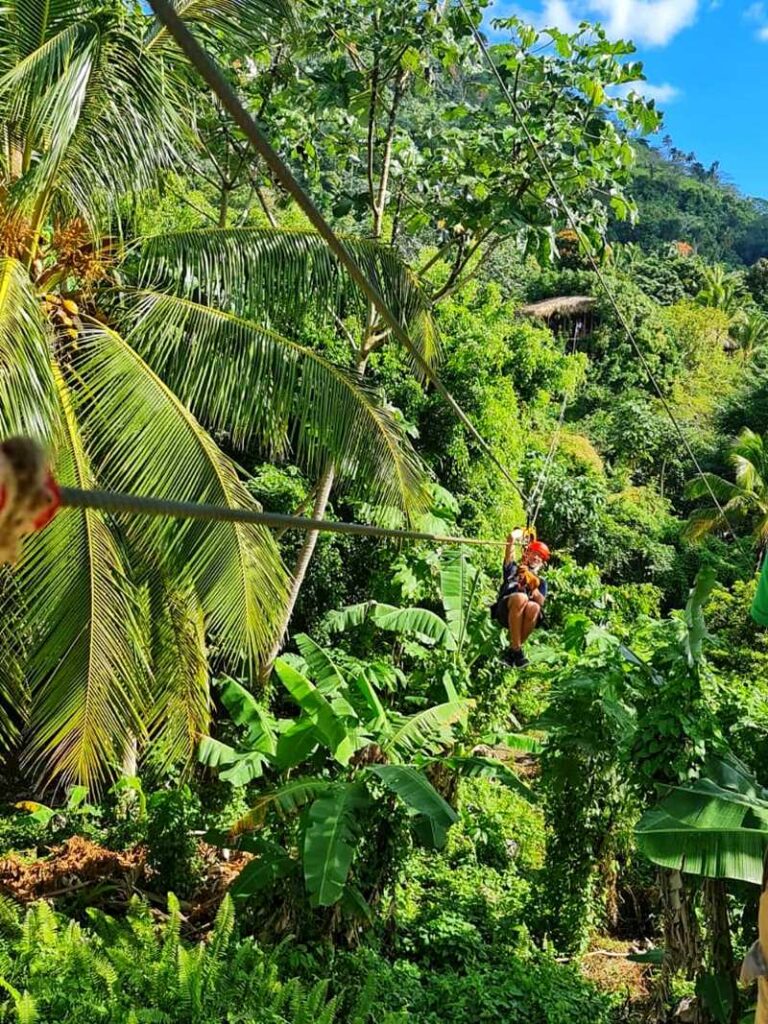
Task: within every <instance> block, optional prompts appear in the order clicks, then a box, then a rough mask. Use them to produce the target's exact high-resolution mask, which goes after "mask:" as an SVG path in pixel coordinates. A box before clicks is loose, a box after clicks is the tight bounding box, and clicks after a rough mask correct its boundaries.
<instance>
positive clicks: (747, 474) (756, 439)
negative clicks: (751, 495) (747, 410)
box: [730, 428, 768, 492]
mask: <svg viewBox="0 0 768 1024" xmlns="http://www.w3.org/2000/svg"><path fill="white" fill-rule="evenodd" d="M766 454H767V453H766V448H765V445H764V443H763V438H762V437H761V436H760V435H759V434H756V433H755V432H754V431H753V430H749V429H748V428H747V429H745V430H743V431H742V432H741V434H740V435H739V439H738V441H737V442H736V444H735V445H734V446H733V449H732V451H731V456H730V461H731V465H732V466H733V467H734V469H735V471H736V481H737V483H738V484H739V486H741V487H742V488H743V489H744V490H746V491H753V492H757V491H760V490H764V489H765V487H766V486H768V472H766V469H767V468H768V460H767V459H766Z"/></svg>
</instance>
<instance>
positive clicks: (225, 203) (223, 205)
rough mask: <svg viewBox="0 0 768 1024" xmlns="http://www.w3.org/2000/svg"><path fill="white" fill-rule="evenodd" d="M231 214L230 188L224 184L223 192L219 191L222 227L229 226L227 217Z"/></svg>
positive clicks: (220, 225) (220, 222)
mask: <svg viewBox="0 0 768 1024" xmlns="http://www.w3.org/2000/svg"><path fill="white" fill-rule="evenodd" d="M228 215H229V188H227V187H226V186H224V185H222V188H221V192H220V193H219V224H218V226H219V227H220V228H225V227H226V226H227V217H228Z"/></svg>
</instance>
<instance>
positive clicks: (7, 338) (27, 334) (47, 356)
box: [0, 257, 60, 441]
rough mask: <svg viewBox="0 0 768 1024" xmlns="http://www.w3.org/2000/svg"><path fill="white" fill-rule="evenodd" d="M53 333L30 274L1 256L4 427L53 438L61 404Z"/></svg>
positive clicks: (0, 403)
mask: <svg viewBox="0 0 768 1024" xmlns="http://www.w3.org/2000/svg"><path fill="white" fill-rule="evenodd" d="M52 342H53V339H52V337H51V335H50V330H49V328H48V326H47V324H46V321H45V318H44V317H43V312H42V310H41V308H40V303H39V301H38V299H37V296H36V295H35V293H34V290H33V288H32V284H31V282H30V280H29V276H28V275H27V273H26V271H25V270H24V268H23V267H22V265H21V264H20V263H17V262H16V260H12V259H5V258H2V257H0V433H2V435H3V436H4V437H8V436H10V435H12V434H25V435H27V436H31V437H36V438H38V439H39V440H42V441H49V440H50V438H51V436H52V433H53V432H54V430H55V429H56V426H57V423H58V420H59V414H60V407H59V403H58V397H57V394H56V385H55V383H54V378H53V370H52V364H51V351H52Z"/></svg>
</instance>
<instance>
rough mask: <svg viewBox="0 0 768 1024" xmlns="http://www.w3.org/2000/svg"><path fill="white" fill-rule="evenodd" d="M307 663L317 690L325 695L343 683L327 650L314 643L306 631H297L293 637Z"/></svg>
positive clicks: (342, 678) (341, 676)
mask: <svg viewBox="0 0 768 1024" xmlns="http://www.w3.org/2000/svg"><path fill="white" fill-rule="evenodd" d="M293 639H294V640H295V641H296V646H297V647H298V648H299V650H300V651H301V655H302V657H303V658H304V660H305V661H306V663H307V667H308V668H309V671H310V672H311V674H312V679H313V680H314V682H315V685H316V686H317V688H318V690H319V691H320V692H321V693H322V694H325V695H328V694H331V693H333V692H334V691H335V690H337V689H338V688H339V687H340V686H343V685H344V677H343V675H342V674H341V672H340V671H339V669H338V667H337V666H336V665H335V664H334V661H333V658H331V656H330V654H328V652H327V651H324V650H323V648H322V647H321V646H320V645H319V644H317V643H315V641H314V640H313V639H312V637H310V636H307V634H306V633H297V634H296V636H295V637H294V638H293Z"/></svg>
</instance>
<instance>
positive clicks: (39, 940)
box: [0, 896, 335, 1024]
mask: <svg viewBox="0 0 768 1024" xmlns="http://www.w3.org/2000/svg"><path fill="white" fill-rule="evenodd" d="M168 909H169V919H168V921H167V922H166V923H165V924H164V925H163V926H161V927H160V928H158V927H156V925H155V923H154V921H153V919H152V917H151V915H150V913H149V911H148V909H147V908H146V907H145V906H144V905H143V904H141V903H139V902H138V901H137V900H134V901H133V903H132V904H131V907H130V911H129V914H128V919H127V921H126V922H120V921H117V920H115V919H114V918H111V917H108V916H107V915H105V914H103V913H102V912H101V911H98V910H93V911H91V912H90V923H89V927H87V928H83V927H81V926H80V925H78V924H75V923H74V922H69V923H66V922H64V921H62V920H61V919H59V918H58V917H56V916H55V915H54V913H53V912H52V911H51V909H50V908H49V907H48V905H47V904H45V903H42V904H38V905H37V906H36V907H34V908H33V909H31V910H28V911H27V913H26V915H25V916H24V918H23V920H22V922H21V928H20V929H19V930H18V931H17V932H13V933H11V932H9V930H8V929H7V928H4V929H3V931H4V934H3V937H2V938H1V939H0V961H1V962H2V983H3V988H4V989H5V993H4V995H5V1001H4V1005H3V1006H2V1008H1V1009H0V1013H2V1014H3V1019H4V1020H9V1021H10V1020H14V1021H18V1022H21V1021H29V1022H32V1021H35V1022H36V1024H53V1022H54V1021H61V1020H66V1021H68V1022H71V1024H88V1022H92V1021H94V1020H100V1021H104V1022H105V1024H126V1022H129V1021H130V1022H134V1024H139V1022H142V1021H144V1022H147V1024H149V1022H150V1021H163V1022H167V1024H216V1022H219V1021H223V1020H226V1021H227V1022H229V1024H249V1022H251V1021H254V1020H258V1021H262V1022H264V1024H310V1022H315V1021H316V1022H323V1024H331V1022H332V1021H333V1020H334V1017H335V1001H334V1000H329V999H328V995H327V985H324V984H318V985H315V986H312V987H310V986H302V985H301V984H300V983H299V982H298V981H295V980H291V981H283V980H281V979H280V977H279V975H278V971H277V967H276V965H275V963H274V959H273V958H272V957H270V956H269V955H267V954H266V953H265V952H264V951H263V950H262V949H260V948H259V946H258V945H257V944H256V943H255V942H254V941H253V940H252V939H246V940H243V941H238V940H236V938H235V936H234V932H233V926H234V912H233V908H232V903H231V901H230V900H229V899H225V900H224V902H223V903H222V905H221V908H220V910H219V912H218V914H217V917H216V922H215V925H214V927H213V931H212V934H211V935H210V937H209V941H208V942H207V943H202V942H201V943H199V944H198V945H196V946H192V945H189V944H187V943H186V942H185V941H183V940H182V939H181V938H180V935H179V928H180V924H181V920H180V912H179V907H178V902H177V901H176V900H175V898H174V897H173V896H170V897H169V908H168ZM11 1007H13V1009H11ZM25 1014H26V1016H25Z"/></svg>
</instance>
